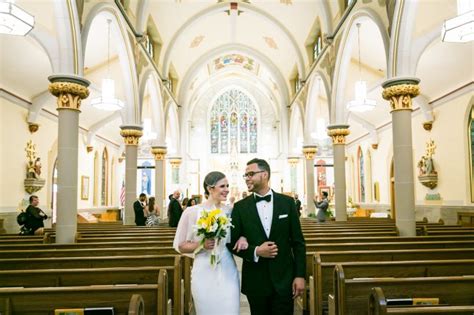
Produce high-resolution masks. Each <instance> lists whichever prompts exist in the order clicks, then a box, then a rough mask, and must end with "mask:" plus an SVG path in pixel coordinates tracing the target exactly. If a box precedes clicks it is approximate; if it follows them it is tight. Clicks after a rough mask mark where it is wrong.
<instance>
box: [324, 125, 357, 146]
mask: <svg viewBox="0 0 474 315" xmlns="http://www.w3.org/2000/svg"><path fill="white" fill-rule="evenodd" d="M350 133H351V132H350V130H349V125H330V126H328V136H330V137H331V138H332V143H333V144H346V136H348V135H349V134H350Z"/></svg>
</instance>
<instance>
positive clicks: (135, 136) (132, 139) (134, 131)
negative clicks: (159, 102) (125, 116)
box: [120, 126, 143, 145]
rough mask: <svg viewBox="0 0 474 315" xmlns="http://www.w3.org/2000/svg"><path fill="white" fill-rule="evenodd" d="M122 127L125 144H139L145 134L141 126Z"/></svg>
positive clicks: (121, 131) (121, 132)
mask: <svg viewBox="0 0 474 315" xmlns="http://www.w3.org/2000/svg"><path fill="white" fill-rule="evenodd" d="M120 129H121V130H120V135H121V136H122V137H123V141H124V143H125V145H138V142H139V140H140V137H141V136H143V131H142V129H143V128H142V127H141V126H120Z"/></svg>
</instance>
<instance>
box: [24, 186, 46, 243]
mask: <svg viewBox="0 0 474 315" xmlns="http://www.w3.org/2000/svg"><path fill="white" fill-rule="evenodd" d="M29 201H30V205H29V206H28V208H26V211H25V212H26V213H27V215H28V218H27V220H26V223H25V225H24V226H23V228H22V234H24V235H42V234H43V233H44V223H43V221H44V220H46V219H47V218H48V216H47V215H46V213H44V212H43V210H41V209H40V208H38V205H39V198H38V196H35V195H31V196H30V200H29Z"/></svg>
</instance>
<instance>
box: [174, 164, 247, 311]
mask: <svg viewBox="0 0 474 315" xmlns="http://www.w3.org/2000/svg"><path fill="white" fill-rule="evenodd" d="M203 186H204V191H205V194H206V195H207V196H208V198H207V200H206V201H205V202H203V203H201V204H198V205H195V206H192V207H189V208H187V210H186V211H185V212H183V215H182V218H181V220H180V221H179V224H178V228H177V229H176V235H175V239H174V242H173V247H174V248H175V249H176V251H178V252H179V253H182V254H189V255H191V256H192V257H194V264H193V269H192V272H191V293H192V295H193V300H194V306H195V308H196V315H223V314H225V315H239V310H240V292H239V291H240V288H239V287H240V286H239V272H238V270H237V266H236V264H235V261H234V258H233V256H232V254H231V253H230V251H229V250H228V249H227V248H226V242H228V241H230V231H228V230H227V233H226V234H227V235H226V238H224V239H222V240H221V241H219V242H216V240H215V239H208V238H205V239H203V238H202V237H201V236H198V234H197V222H198V220H199V219H200V218H201V216H202V215H203V213H205V212H208V213H210V212H212V211H214V210H217V209H220V210H221V211H223V212H224V213H225V214H227V216H230V213H231V211H232V208H231V207H229V206H226V205H225V201H226V200H227V195H228V194H229V183H228V181H227V178H226V177H225V175H224V174H223V173H221V172H210V173H209V174H207V175H206V177H205V178H204V184H203ZM224 240H225V241H224ZM247 247H248V243H247V241H246V240H245V238H241V239H239V241H238V242H236V245H235V249H236V250H239V251H240V250H244V249H246V248H247ZM212 255H215V257H218V258H217V260H216V262H215V263H214V264H213V263H212V261H211V257H212Z"/></svg>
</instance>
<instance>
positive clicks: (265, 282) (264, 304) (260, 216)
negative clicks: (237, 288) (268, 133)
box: [227, 159, 306, 315]
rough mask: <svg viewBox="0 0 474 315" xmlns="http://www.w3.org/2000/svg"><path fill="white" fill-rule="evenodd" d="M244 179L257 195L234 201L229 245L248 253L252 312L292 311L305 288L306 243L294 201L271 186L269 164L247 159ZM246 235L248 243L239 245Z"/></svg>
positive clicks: (285, 314)
mask: <svg viewBox="0 0 474 315" xmlns="http://www.w3.org/2000/svg"><path fill="white" fill-rule="evenodd" d="M244 179H245V182H246V184H247V187H248V190H249V191H250V192H253V193H254V194H253V196H248V197H247V198H245V199H242V200H240V201H239V202H237V203H235V205H234V210H233V211H232V224H233V225H234V228H233V229H232V230H231V242H230V244H228V245H227V246H228V248H229V249H232V250H233V252H234V254H235V255H237V256H240V257H242V258H243V259H244V261H243V265H242V293H243V294H245V295H247V299H248V301H249V304H250V311H251V313H252V315H291V314H293V307H294V299H295V298H296V297H298V296H300V295H301V294H303V293H304V290H305V279H304V277H305V273H306V248H305V247H306V246H305V240H304V237H303V233H302V231H301V226H300V220H299V218H298V212H297V210H296V205H295V201H294V200H293V198H291V197H289V196H285V195H283V194H279V193H276V192H275V191H273V190H272V189H270V186H269V181H270V165H268V163H267V162H266V161H265V160H262V159H253V160H251V161H249V162H247V167H246V169H245V174H244ZM242 236H244V237H245V238H246V239H247V240H248V244H249V245H248V248H247V249H244V250H242V251H239V250H238V249H235V246H234V245H235V244H237V243H236V242H237V240H238V239H239V238H240V237H242Z"/></svg>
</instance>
